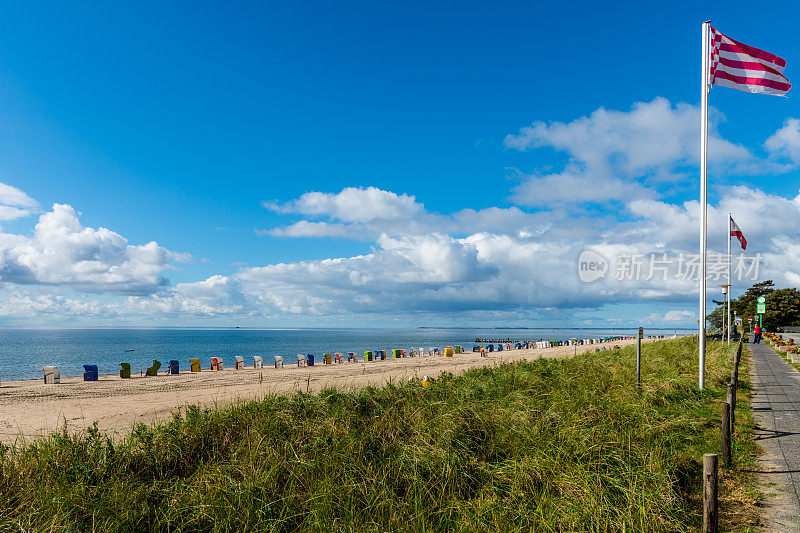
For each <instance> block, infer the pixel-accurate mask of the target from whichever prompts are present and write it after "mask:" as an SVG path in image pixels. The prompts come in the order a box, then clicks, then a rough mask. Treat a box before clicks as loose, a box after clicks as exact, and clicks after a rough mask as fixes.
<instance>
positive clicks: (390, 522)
mask: <svg viewBox="0 0 800 533" xmlns="http://www.w3.org/2000/svg"><path fill="white" fill-rule="evenodd" d="M644 351H645V357H644V364H643V376H644V379H643V390H642V392H641V393H637V391H636V390H635V387H634V385H633V384H634V381H635V374H634V372H635V371H634V358H635V349H634V348H627V349H624V350H619V351H614V352H610V351H607V352H600V353H591V354H586V355H582V356H578V357H576V358H574V359H566V360H539V361H535V362H522V363H515V364H511V365H503V366H498V367H496V368H487V369H480V370H473V371H470V372H468V373H466V374H464V375H461V376H457V377H454V376H443V377H442V378H440V379H438V380H436V381H435V382H434V383H432V384H431V386H429V387H427V388H423V387H422V385H421V384H420V383H403V384H399V385H390V386H386V387H382V388H367V389H361V390H355V391H346V392H344V391H336V390H327V391H323V392H322V393H320V394H317V395H307V394H299V393H298V394H295V395H293V396H278V397H270V398H266V399H264V400H262V401H252V402H247V403H242V404H240V405H236V406H234V407H230V408H225V409H206V410H201V409H197V408H191V409H189V411H188V413H187V415H186V416H185V417H179V416H176V417H175V419H174V420H173V421H172V422H170V423H167V424H163V425H160V426H157V427H145V426H140V427H137V428H136V429H135V431H133V433H132V434H131V436H130V437H129V438H127V439H125V440H124V441H120V442H116V441H111V440H109V439H108V438H106V437H105V436H104V435H102V434H99V433H98V432H97V431H89V432H87V433H84V434H81V435H53V436H51V437H50V438H49V439H46V440H41V441H37V442H33V443H30V444H28V445H26V446H23V447H19V448H15V449H9V448H3V449H2V456H1V457H0V515H1V516H2V518H0V528H2V529H3V530H8V531H22V530H24V531H30V530H36V531H43V530H52V531H92V530H94V531H145V530H161V531H209V530H215V531H244V530H263V531H286V530H310V531H443V530H463V531H486V530H492V531H530V530H537V531H623V530H625V531H684V530H690V529H694V530H696V529H698V526H699V524H700V510H701V507H702V505H701V501H700V497H701V496H700V484H701V480H700V475H701V471H702V467H701V457H702V454H703V453H708V452H712V451H716V450H718V449H719V443H720V439H719V413H720V407H719V406H720V401H721V400H722V398H723V396H724V382H725V378H726V377H727V376H729V375H730V364H731V359H732V351H730V350H724V349H723V348H722V347H721V346H720V345H718V344H713V343H712V344H711V346H710V349H709V356H708V383H709V387H708V388H707V389H706V390H705V391H703V392H700V391H699V390H698V388H697V383H696V382H697V361H696V355H695V354H696V343H694V344H693V343H692V341H691V340H689V339H681V340H675V341H668V342H661V343H656V344H647V345H645V346H644ZM742 378H743V379H744V383H743V384H742V388H741V392H740V397H739V402H740V403H739V411H738V414H739V417H738V419H737V422H740V426H739V430H738V433H737V437H736V440H735V448H734V449H735V452H734V453H736V457H737V461H738V465H739V466H740V467H744V469H746V467H748V466H751V465H752V454H753V452H754V446H753V444H752V436H751V434H750V425H749V424H750V418H749V415H747V413H745V411H746V409H745V407H746V404H747V403H748V402H749V399H748V396H749V394H748V384H747V376H746V372H742ZM132 408H135V407H133V406H132ZM747 476H748V474H745V473H742V472H740V471H738V470H734V471H732V472H727V473H726V474H725V481H724V483H723V492H724V499H723V523H722V526H723V530H726V531H729V530H732V529H742V528H744V527H745V524H747V523H748V522H750V523H752V522H753V520H754V516H755V515H754V509H755V506H754V504H755V501H756V499H757V493H756V492H755V491H754V490H753V489H752V486H753V483H752V479H751V478H749V477H747ZM734 487H735V488H734Z"/></svg>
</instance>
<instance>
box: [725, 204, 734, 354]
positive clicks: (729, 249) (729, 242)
mask: <svg viewBox="0 0 800 533" xmlns="http://www.w3.org/2000/svg"><path fill="white" fill-rule="evenodd" d="M731 220H732V219H731V214H730V213H728V236H727V237H726V240H727V241H728V290H727V293H726V296H727V298H726V300H727V301H728V344H730V343H731V327H732V325H731V292H732V290H731V289H733V287H732V286H731Z"/></svg>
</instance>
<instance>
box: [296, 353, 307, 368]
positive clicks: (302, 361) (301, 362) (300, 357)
mask: <svg viewBox="0 0 800 533" xmlns="http://www.w3.org/2000/svg"><path fill="white" fill-rule="evenodd" d="M297 366H306V356H305V354H302V353H299V354H297Z"/></svg>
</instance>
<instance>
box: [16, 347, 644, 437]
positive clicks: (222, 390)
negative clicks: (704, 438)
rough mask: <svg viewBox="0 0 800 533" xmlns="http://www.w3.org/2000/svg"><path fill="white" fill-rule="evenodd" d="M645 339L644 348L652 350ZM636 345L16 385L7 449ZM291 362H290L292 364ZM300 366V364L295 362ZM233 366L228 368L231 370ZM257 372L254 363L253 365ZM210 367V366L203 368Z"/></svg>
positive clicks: (29, 381)
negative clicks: (242, 405)
mask: <svg viewBox="0 0 800 533" xmlns="http://www.w3.org/2000/svg"><path fill="white" fill-rule="evenodd" d="M648 340H649V339H645V340H644V341H643V342H648ZM634 342H636V341H635V340H624V341H613V342H609V343H603V344H599V345H586V346H577V347H573V346H559V347H553V348H538V349H528V350H509V351H502V352H492V353H489V354H487V357H483V358H482V357H480V354H473V353H471V352H470V353H466V354H459V355H455V356H453V357H442V356H436V357H406V358H402V359H386V360H385V361H372V362H368V363H364V362H361V361H359V362H358V363H340V364H332V365H321V364H317V365H315V366H313V367H303V368H298V367H297V364H296V360H295V361H289V362H287V363H286V366H285V367H284V368H283V369H275V368H273V367H271V366H270V367H265V368H263V369H258V370H256V369H254V368H252V367H251V368H245V369H243V370H234V369H233V368H231V367H226V368H225V369H224V370H222V371H220V372H212V371H210V370H203V371H202V372H199V373H189V372H186V373H183V372H181V373H180V374H178V375H176V376H168V375H163V374H162V375H159V376H155V377H140V376H134V377H132V378H131V379H120V378H119V377H117V376H101V377H100V379H99V381H94V382H84V381H82V378H79V377H76V378H63V377H62V379H61V383H60V384H56V385H45V384H44V383H43V382H42V380H25V381H11V382H8V383H3V384H2V387H0V442H3V443H6V444H11V443H14V442H21V441H30V440H32V439H35V438H37V437H40V436H42V435H46V434H48V433H51V432H53V431H62V430H63V428H64V426H65V425H66V428H67V430H68V431H69V432H73V431H79V430H83V429H85V428H87V427H90V426H91V425H92V424H93V423H94V422H97V423H98V426H99V428H100V430H101V431H104V432H107V433H109V434H111V435H113V436H116V437H119V436H123V435H125V434H127V433H128V432H129V431H130V430H131V428H132V427H133V425H134V424H136V423H146V424H149V423H153V422H158V421H162V420H169V419H170V418H171V417H172V413H173V412H175V411H178V410H180V411H183V410H184V409H185V408H186V406H187V405H192V404H198V405H201V406H211V405H218V406H222V405H226V404H230V403H232V402H235V401H237V400H246V399H256V398H261V397H263V396H265V395H268V394H279V393H285V392H290V391H296V390H301V391H311V392H315V391H319V390H321V389H323V388H324V387H326V386H327V387H336V388H338V389H349V388H353V387H363V386H366V385H383V384H385V383H388V382H390V381H392V382H395V383H397V382H401V381H406V380H408V378H409V377H414V378H420V379H421V378H422V377H423V376H425V375H427V376H430V377H431V378H435V377H436V376H438V375H439V374H440V373H442V372H452V373H454V374H457V373H461V372H464V371H466V370H468V369H470V368H476V367H484V366H494V365H498V364H501V363H504V362H510V361H517V360H520V359H527V360H532V359H536V358H538V357H546V358H560V357H569V356H571V355H573V354H574V353H575V350H576V348H577V352H578V353H581V352H584V351H587V350H591V351H594V350H595V349H596V348H603V347H605V348H607V349H611V348H612V347H613V346H614V345H619V346H627V345H629V344H632V343H634ZM285 359H289V358H288V357H286V358H285ZM292 359H294V358H292ZM232 362H233V361H227V360H226V361H225V363H226V364H231V363H232ZM251 364H252V362H251ZM203 365H204V366H207V365H208V362H207V361H203Z"/></svg>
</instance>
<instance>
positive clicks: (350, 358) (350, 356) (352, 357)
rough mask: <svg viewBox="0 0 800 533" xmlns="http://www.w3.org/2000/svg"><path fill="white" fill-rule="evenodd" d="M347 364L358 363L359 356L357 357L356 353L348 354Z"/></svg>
mask: <svg viewBox="0 0 800 533" xmlns="http://www.w3.org/2000/svg"><path fill="white" fill-rule="evenodd" d="M347 362H348V363H351V362H352V363H357V362H358V356H357V355H356V352H347Z"/></svg>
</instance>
